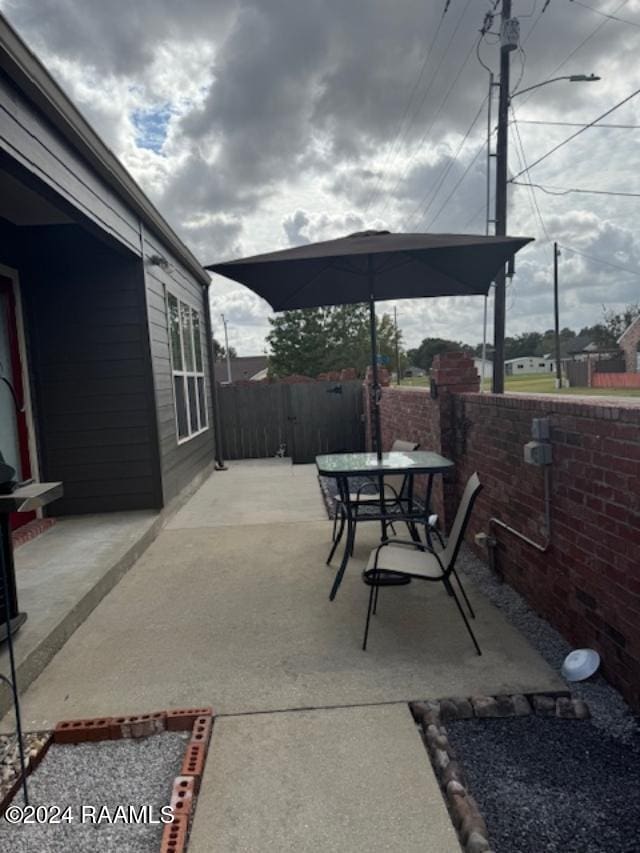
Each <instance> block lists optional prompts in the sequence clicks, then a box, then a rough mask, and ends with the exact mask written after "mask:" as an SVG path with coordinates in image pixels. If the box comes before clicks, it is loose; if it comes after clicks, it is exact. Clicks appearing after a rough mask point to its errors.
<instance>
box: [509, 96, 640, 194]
mask: <svg viewBox="0 0 640 853" xmlns="http://www.w3.org/2000/svg"><path fill="white" fill-rule="evenodd" d="M638 94H640V89H636V90H635V91H634V92H632V93H631V94H630V95H627V97H626V98H623V99H622V100H621V101H619V102H618V103H617V104H615V105H614V106H613V107H611V108H610V109H608V110H606V112H604V113H602V115H599V116H598V117H597V118H595V119H594V120H593V121H591V122H589V124H585V125H584V126H583V127H581V128H580V130H577V131H576V132H575V133H572V134H571V136H568V137H567V138H566V139H563V140H562V142H559V143H558V144H557V145H554V147H553V148H552V149H551V150H550V151H547V153H546V154H543V155H542V156H541V157H538V159H537V160H534V161H533V163H530V164H529V166H528V168H527V169H523V170H522V171H520V172H518V174H517V175H514V176H513V177H512V178H511V179H510V180H511V181H515V180H516V179H517V178H519V177H520V176H521V175H523V174H524V173H525V172H528V171H529V170H531V169H533V167H534V166H537V165H539V164H540V163H542V162H543V161H544V160H546V159H547V157H550V156H551V155H552V154H555V152H556V151H558V150H559V149H560V148H563V147H564V146H565V145H568V144H569V142H572V141H573V140H574V139H576V138H577V137H578V136H580V134H581V133H584V132H585V130H588V129H589V128H590V127H593V125H594V124H596V123H597V122H599V121H600V120H601V119H603V118H605V117H606V116H608V115H611V113H612V112H614V111H615V110H617V109H620V107H622V106H624V105H625V104H626V103H628V102H629V101H630V100H631V99H632V98H635V97H636V96H637V95H638Z"/></svg>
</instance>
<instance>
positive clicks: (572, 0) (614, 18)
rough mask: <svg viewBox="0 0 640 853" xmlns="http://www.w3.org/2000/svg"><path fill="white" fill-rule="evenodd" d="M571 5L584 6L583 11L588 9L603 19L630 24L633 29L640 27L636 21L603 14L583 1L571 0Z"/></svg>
mask: <svg viewBox="0 0 640 853" xmlns="http://www.w3.org/2000/svg"><path fill="white" fill-rule="evenodd" d="M569 2H570V3H575V4H576V6H582V8H583V9H588V10H589V11H590V12H593V13H594V14H595V15H600V16H601V17H602V18H609V20H610V21H619V22H620V23H621V24H629V25H630V26H632V27H640V24H638V23H637V22H636V21H629V20H628V19H627V18H617V17H616V16H615V15H608V14H607V13H606V12H601V11H600V9H594V8H593V6H588V5H587V4H586V3H582V2H581V0H569Z"/></svg>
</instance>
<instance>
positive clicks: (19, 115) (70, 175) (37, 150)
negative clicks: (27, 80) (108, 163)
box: [0, 73, 140, 254]
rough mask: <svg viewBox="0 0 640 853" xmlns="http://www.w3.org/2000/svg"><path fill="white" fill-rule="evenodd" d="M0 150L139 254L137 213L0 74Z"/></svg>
mask: <svg viewBox="0 0 640 853" xmlns="http://www.w3.org/2000/svg"><path fill="white" fill-rule="evenodd" d="M0 149H1V150H3V151H4V152H5V153H6V154H8V155H9V156H10V157H11V158H13V159H14V160H15V161H16V162H18V163H20V164H21V165H22V166H23V167H24V168H25V169H27V170H28V171H29V172H30V173H31V174H33V175H35V176H36V177H37V178H39V179H40V180H42V181H43V182H44V183H45V184H46V185H47V186H49V187H50V188H51V189H53V190H54V191H55V192H56V193H58V194H59V195H60V196H62V198H63V199H65V200H66V201H67V202H68V203H70V204H71V205H73V207H74V208H75V209H76V210H78V211H79V212H80V213H82V214H83V215H84V216H86V217H87V218H88V219H89V220H91V221H92V222H93V223H94V224H96V225H97V226H98V227H100V228H101V229H102V230H103V231H106V232H107V233H108V234H110V235H111V236H112V237H114V238H115V239H116V240H118V241H119V242H121V243H123V244H124V245H125V246H127V247H128V248H129V249H131V250H132V251H134V252H135V253H136V254H139V253H140V241H139V231H138V220H137V217H136V216H135V215H134V214H133V213H132V212H131V210H129V208H128V207H127V206H126V205H125V204H124V202H122V201H121V200H120V198H119V197H118V196H117V195H116V194H115V193H114V191H113V190H112V189H110V187H109V186H108V185H107V184H106V183H105V182H104V181H103V180H102V179H101V178H99V177H98V176H97V175H96V173H95V171H94V170H93V169H92V168H91V167H90V166H89V165H88V164H87V163H86V162H85V161H84V160H83V158H82V157H81V156H80V155H79V154H78V153H77V152H76V151H75V149H74V148H72V147H71V146H70V145H69V143H68V142H66V140H65V139H64V137H63V136H62V135H61V134H60V133H59V132H58V131H57V130H56V129H55V128H54V127H53V125H52V124H51V123H50V122H49V121H48V120H47V119H46V118H45V117H44V116H43V115H42V114H41V113H40V112H39V111H38V110H37V109H36V107H34V106H33V105H32V104H31V102H30V101H29V100H28V99H27V98H26V97H24V96H23V95H22V94H21V93H20V91H19V90H18V89H16V87H15V85H14V84H13V83H11V81H9V80H8V79H7V77H6V76H5V75H4V74H3V73H0Z"/></svg>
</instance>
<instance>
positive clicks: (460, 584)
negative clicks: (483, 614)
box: [451, 569, 476, 619]
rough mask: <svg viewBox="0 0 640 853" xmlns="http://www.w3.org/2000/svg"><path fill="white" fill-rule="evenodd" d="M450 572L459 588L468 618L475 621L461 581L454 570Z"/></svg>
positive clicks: (474, 615)
mask: <svg viewBox="0 0 640 853" xmlns="http://www.w3.org/2000/svg"><path fill="white" fill-rule="evenodd" d="M451 571H452V573H453V576H454V578H455V579H456V580H457V581H458V586H459V587H460V592H461V593H462V597H463V598H464V601H465V604H466V605H467V609H468V611H469V616H471V618H472V619H475V618H476V614H475V613H474V612H473V607H472V606H471V602H470V601H469V599H468V598H467V593H466V592H465V591H464V587H463V586H462V581H461V580H460V578H459V577H458V573H457V572H456V570H455V569H452V570H451Z"/></svg>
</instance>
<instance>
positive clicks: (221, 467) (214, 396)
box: [205, 281, 228, 471]
mask: <svg viewBox="0 0 640 853" xmlns="http://www.w3.org/2000/svg"><path fill="white" fill-rule="evenodd" d="M210 287H211V281H209V284H208V285H207V287H206V289H205V324H206V330H207V354H208V356H209V384H210V385H211V400H212V402H213V444H214V451H213V452H214V456H215V460H216V471H227V470H228V469H227V466H226V465H225V464H224V456H223V453H222V446H223V444H222V424H221V421H220V407H219V401H218V390H217V387H216V371H215V362H214V360H213V326H212V324H211V302H210V301H209V288H210Z"/></svg>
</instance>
